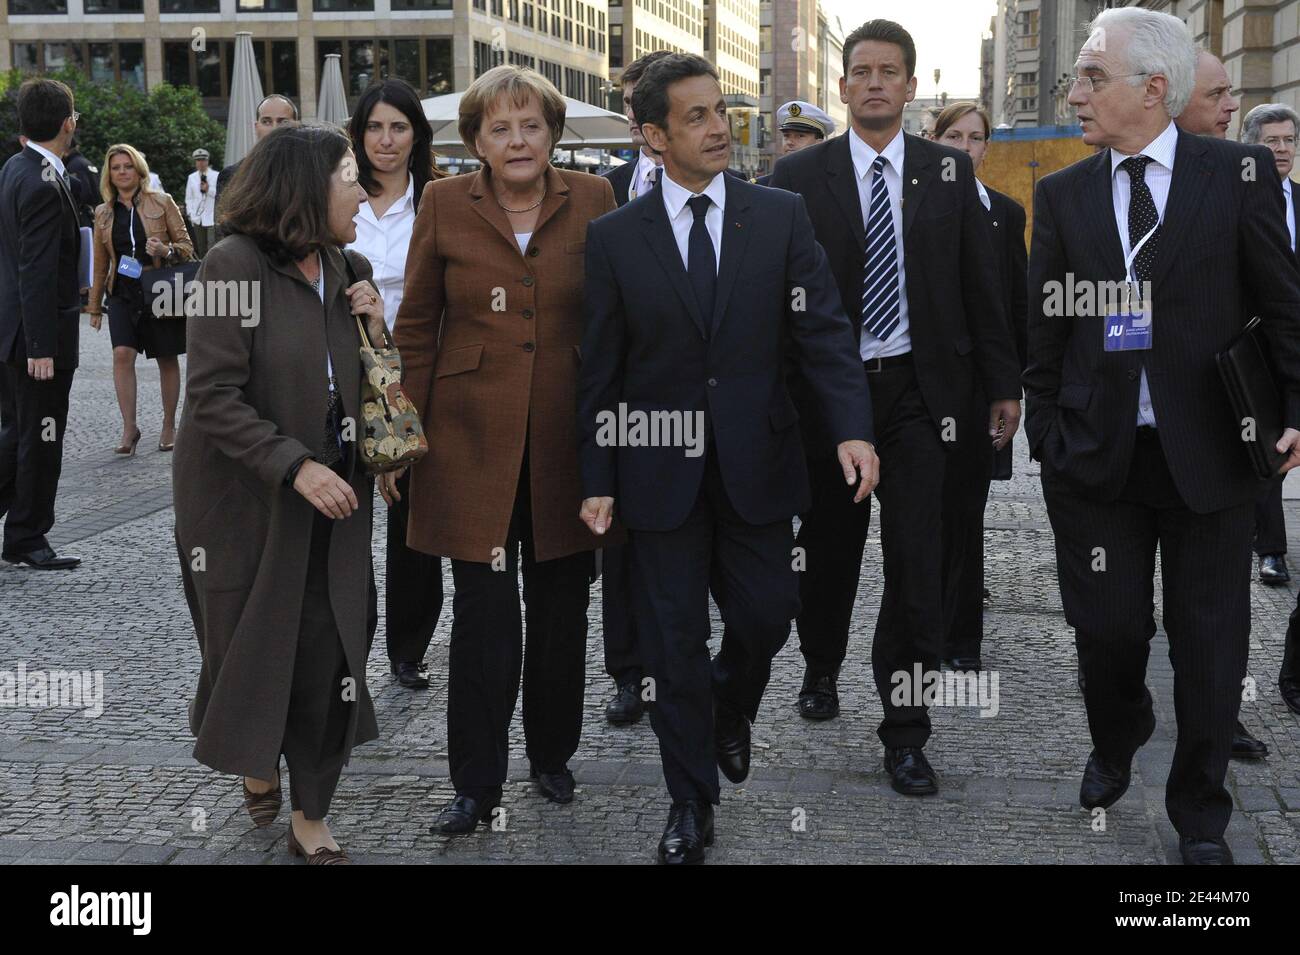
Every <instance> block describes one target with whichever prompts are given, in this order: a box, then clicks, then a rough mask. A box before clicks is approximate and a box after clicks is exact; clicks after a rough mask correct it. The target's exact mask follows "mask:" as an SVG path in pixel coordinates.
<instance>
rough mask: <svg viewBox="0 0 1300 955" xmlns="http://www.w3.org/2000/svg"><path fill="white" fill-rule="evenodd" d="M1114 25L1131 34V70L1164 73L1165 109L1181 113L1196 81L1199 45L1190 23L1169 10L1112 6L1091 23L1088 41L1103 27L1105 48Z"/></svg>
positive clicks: (1128, 34) (1129, 44) (1129, 54)
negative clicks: (1193, 35) (1108, 32)
mask: <svg viewBox="0 0 1300 955" xmlns="http://www.w3.org/2000/svg"><path fill="white" fill-rule="evenodd" d="M1115 28H1121V29H1123V30H1124V31H1125V33H1126V35H1127V36H1128V41H1129V43H1128V63H1129V71H1130V72H1133V73H1137V72H1139V71H1140V72H1142V73H1143V74H1145V75H1151V74H1156V73H1159V74H1160V75H1161V76H1163V77H1164V78H1165V81H1166V83H1167V86H1166V89H1165V110H1166V111H1167V112H1168V113H1169V115H1170V117H1171V118H1172V117H1174V116H1177V115H1179V114H1180V113H1182V111H1183V110H1184V109H1185V108H1186V107H1187V103H1188V101H1189V100H1190V99H1191V98H1192V88H1193V87H1194V86H1195V85H1196V45H1195V43H1193V42H1192V33H1191V31H1190V30H1189V29H1187V24H1186V23H1184V22H1183V21H1182V20H1180V19H1178V18H1177V17H1175V16H1171V15H1170V14H1168V13H1157V12H1156V11H1154V10H1147V9H1145V8H1143V7H1113V8H1111V9H1109V10H1103V11H1101V13H1099V14H1097V18H1096V19H1095V20H1093V21H1092V23H1090V24H1088V33H1089V37H1088V44H1091V43H1092V37H1093V36H1094V35H1095V33H1096V31H1097V30H1101V31H1102V35H1101V41H1102V44H1103V45H1102V46H1101V49H1103V50H1104V49H1105V46H1104V44H1105V36H1106V31H1108V30H1112V29H1115ZM1086 45H1087V44H1085V46H1086ZM1134 79H1137V77H1134Z"/></svg>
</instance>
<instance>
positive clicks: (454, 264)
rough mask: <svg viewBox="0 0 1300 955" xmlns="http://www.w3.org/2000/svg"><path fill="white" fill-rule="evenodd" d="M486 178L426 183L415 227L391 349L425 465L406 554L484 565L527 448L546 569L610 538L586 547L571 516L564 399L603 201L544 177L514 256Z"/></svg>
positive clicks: (607, 204) (592, 183)
mask: <svg viewBox="0 0 1300 955" xmlns="http://www.w3.org/2000/svg"><path fill="white" fill-rule="evenodd" d="M489 176H490V173H488V172H486V171H481V172H479V173H477V174H475V175H464V176H456V177H453V178H449V179H442V180H438V181H436V182H431V183H429V184H428V185H427V186H426V187H425V189H424V194H423V197H422V198H421V200H420V212H419V214H418V215H417V216H416V219H415V229H414V233H413V235H412V237H411V248H410V253H409V255H408V257H407V260H406V261H407V266H406V285H405V289H404V291H403V294H402V305H401V308H400V309H399V310H398V313H397V324H396V327H395V337H396V341H397V346H398V349H399V350H400V351H401V354H402V362H403V365H404V368H405V372H404V378H403V383H404V388H405V390H406V393H407V396H408V397H409V398H410V399H411V401H412V402H414V403H415V406H416V407H417V408H418V409H419V410H420V412H421V417H422V420H423V423H424V430H425V434H426V435H427V436H428V439H429V454H428V455H427V456H426V457H425V458H424V459H423V460H422V461H420V462H418V463H417V464H416V465H415V466H414V467H413V468H412V469H411V487H410V494H411V501H410V505H411V514H410V521H409V523H408V525H407V542H408V543H409V545H410V546H411V547H413V548H414V549H416V550H419V551H423V552H425V553H427V554H439V555H441V556H443V557H450V558H454V559H457V560H466V561H477V562H481V563H488V562H491V560H492V559H493V549H494V548H496V547H501V546H504V545H505V542H506V534H507V531H508V529H509V526H510V515H511V511H512V509H513V507H514V501H515V493H516V490H517V489H518V486H519V470H520V465H521V464H522V462H523V453H524V439H525V437H527V439H528V447H529V471H530V475H531V485H532V511H533V534H534V539H535V542H536V543H535V551H536V553H535V556H536V559H537V560H539V561H542V560H553V559H555V558H557V557H564V556H566V555H569V554H576V553H579V552H581V551H589V550H595V549H596V548H598V547H602V546H605V545H606V544H610V543H618V542H619V541H620V539H621V533H622V532H621V530H620V529H618V528H617V527H616V528H615V529H614V531H612V532H610V533H607V534H606V535H605V536H604V537H596V536H595V535H593V534H592V533H591V532H590V531H588V530H587V527H586V525H584V524H583V523H582V521H581V520H580V519H579V518H578V509H579V508H580V506H581V504H582V487H581V483H580V481H579V478H578V450H577V447H578V446H577V410H576V408H577V404H576V398H575V390H576V387H577V376H578V363H579V361H580V355H579V350H578V349H579V345H580V344H581V343H582V326H583V318H582V316H583V308H582V302H583V261H584V258H585V255H584V253H585V251H586V236H587V223H588V222H590V221H591V220H592V219H594V218H597V217H598V216H601V215H604V214H605V213H606V212H609V211H610V210H612V209H613V208H614V193H613V191H612V190H611V189H610V186H609V183H608V182H607V181H606V180H605V179H603V178H601V177H599V176H592V175H589V174H587V173H583V172H568V171H563V170H558V169H555V168H553V167H551V168H548V170H547V191H546V199H545V200H544V201H543V202H542V206H541V211H540V214H539V216H538V219H537V228H536V229H535V230H534V232H533V236H532V239H531V240H530V241H529V243H528V252H527V254H526V255H524V254H521V253H520V251H519V246H518V244H517V243H516V242H515V237H514V235H513V233H512V232H511V229H510V222H509V220H508V219H507V217H506V214H505V213H504V212H503V211H502V210H501V207H500V206H499V205H498V204H497V202H496V199H495V197H494V195H493V193H492V186H491V182H490V179H489ZM494 306H495V307H494Z"/></svg>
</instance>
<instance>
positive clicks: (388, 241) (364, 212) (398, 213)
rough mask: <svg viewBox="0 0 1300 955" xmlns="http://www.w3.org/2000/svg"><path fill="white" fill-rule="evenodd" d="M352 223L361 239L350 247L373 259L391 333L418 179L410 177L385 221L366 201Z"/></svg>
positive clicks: (400, 300) (376, 284) (412, 218)
mask: <svg viewBox="0 0 1300 955" xmlns="http://www.w3.org/2000/svg"><path fill="white" fill-rule="evenodd" d="M352 221H353V222H355V223H356V226H357V238H356V241H354V242H352V243H350V244H349V245H348V248H349V249H352V250H354V251H356V252H360V253H361V254H362V255H364V256H365V257H366V259H367V260H369V262H370V267H371V268H372V269H373V270H374V282H375V287H376V288H378V289H379V294H380V295H382V296H383V299H384V323H385V324H386V325H387V326H388V330H389V331H390V332H391V331H392V330H393V323H394V322H396V321H397V308H398V306H399V305H401V304H402V288H403V282H404V281H405V280H406V252H407V250H408V249H409V248H410V246H411V230H412V229H413V228H414V226H415V179H414V177H412V176H410V175H408V176H407V177H406V194H405V195H404V196H402V198H400V199H398V200H397V201H396V202H394V203H393V204H392V205H391V206H389V207H388V211H387V212H385V213H384V215H383V217H382V218H378V219H377V218H375V210H374V209H372V208H371V207H370V203H369V202H363V203H361V208H360V209H359V210H357V214H356V216H355V217H354V218H353V220H352Z"/></svg>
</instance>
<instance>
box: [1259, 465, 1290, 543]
mask: <svg viewBox="0 0 1300 955" xmlns="http://www.w3.org/2000/svg"><path fill="white" fill-rule="evenodd" d="M1255 553H1256V554H1258V555H1259V556H1260V557H1265V556H1268V555H1273V554H1285V553H1286V518H1285V517H1284V516H1283V514H1282V478H1280V477H1275V478H1273V479H1272V480H1270V481H1269V482H1268V483H1266V484H1265V485H1264V486H1263V488H1261V489H1260V492H1259V497H1258V498H1256V499H1255Z"/></svg>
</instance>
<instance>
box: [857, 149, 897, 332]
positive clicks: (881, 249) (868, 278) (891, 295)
mask: <svg viewBox="0 0 1300 955" xmlns="http://www.w3.org/2000/svg"><path fill="white" fill-rule="evenodd" d="M886 162H888V160H886V159H885V157H884V156H877V157H876V161H875V162H873V163H872V164H871V169H872V174H871V209H870V211H869V212H868V214H867V228H866V234H867V266H866V269H865V271H864V273H863V274H864V278H863V282H862V325H863V327H864V328H866V330H867V331H869V332H870V333H871V334H872V335H874V336H875V337H876V338H878V339H880V340H881V341H882V342H883V341H887V340H888V339H889V336H890V335H892V334H894V330H895V329H896V328H898V321H899V298H898V252H897V246H896V245H895V239H894V215H893V213H892V211H891V210H890V208H889V189H888V188H887V187H886V186H885V174H884V169H885V163H886Z"/></svg>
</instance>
